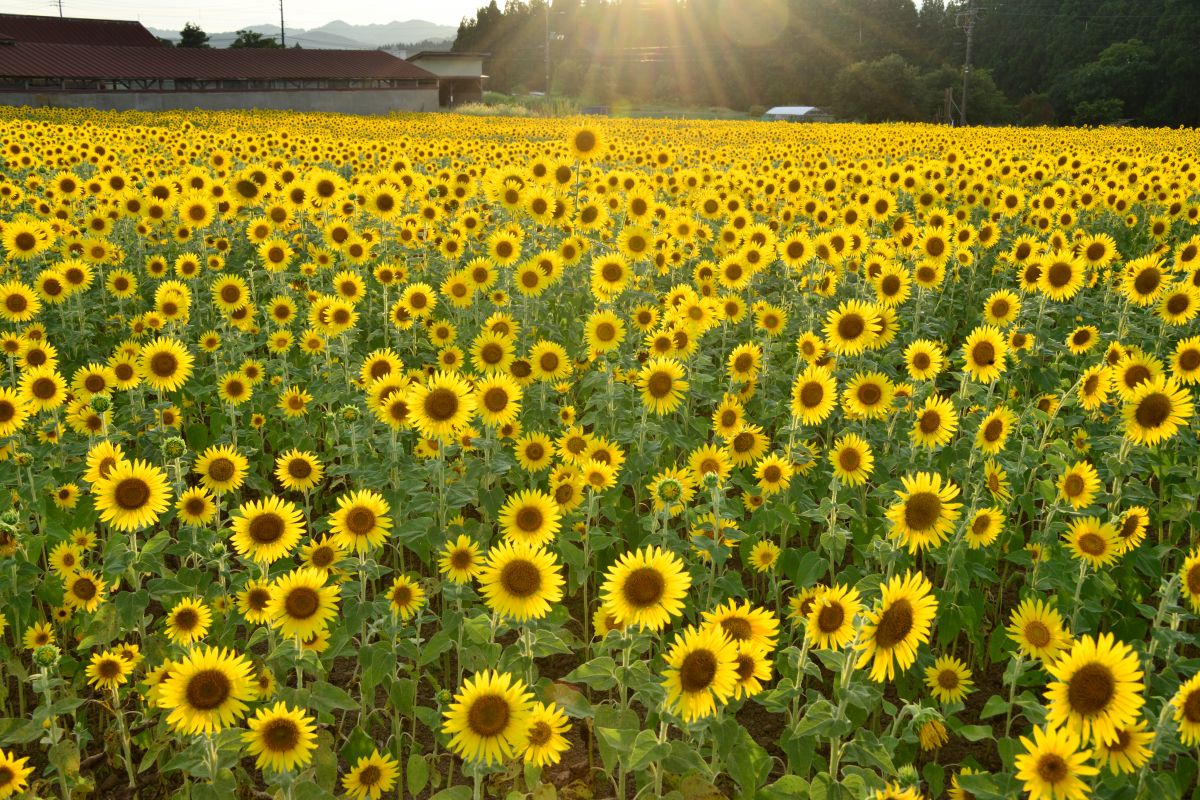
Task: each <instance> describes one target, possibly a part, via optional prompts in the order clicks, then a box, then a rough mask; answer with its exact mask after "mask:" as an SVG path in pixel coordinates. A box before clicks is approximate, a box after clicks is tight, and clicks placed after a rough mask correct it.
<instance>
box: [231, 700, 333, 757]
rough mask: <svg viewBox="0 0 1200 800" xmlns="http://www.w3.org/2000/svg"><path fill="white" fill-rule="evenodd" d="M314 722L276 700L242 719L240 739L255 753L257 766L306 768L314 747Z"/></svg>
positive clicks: (315, 742)
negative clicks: (244, 729) (242, 729)
mask: <svg viewBox="0 0 1200 800" xmlns="http://www.w3.org/2000/svg"><path fill="white" fill-rule="evenodd" d="M316 723H317V721H316V720H315V719H314V718H313V717H312V716H311V715H309V714H307V713H306V712H304V711H302V710H301V709H299V708H288V706H287V704H286V703H284V702H282V701H280V702H278V703H276V704H275V705H274V706H272V707H270V708H267V707H265V706H264V707H263V708H260V709H259V710H258V712H257V713H256V714H255V715H254V716H253V717H251V718H250V719H248V720H246V727H247V728H249V730H248V731H245V732H244V733H243V734H242V742H243V743H244V744H245V745H246V749H247V750H248V751H249V752H250V755H252V756H256V760H255V764H256V765H257V766H258V768H259V769H264V770H265V769H271V770H272V771H274V772H290V771H291V770H294V769H297V768H299V767H306V766H308V764H309V763H310V762H311V761H312V756H313V751H314V750H316V749H317V735H316V734H317V725H316Z"/></svg>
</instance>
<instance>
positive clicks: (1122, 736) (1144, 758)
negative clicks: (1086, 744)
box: [1093, 719, 1154, 775]
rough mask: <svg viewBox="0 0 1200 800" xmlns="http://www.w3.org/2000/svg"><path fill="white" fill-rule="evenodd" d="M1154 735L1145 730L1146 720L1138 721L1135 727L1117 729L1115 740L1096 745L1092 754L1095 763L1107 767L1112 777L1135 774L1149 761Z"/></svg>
mask: <svg viewBox="0 0 1200 800" xmlns="http://www.w3.org/2000/svg"><path fill="white" fill-rule="evenodd" d="M1153 741H1154V734H1153V733H1151V732H1150V731H1147V730H1146V720H1144V719H1139V720H1138V722H1137V724H1136V725H1131V726H1129V727H1126V728H1118V729H1117V738H1116V740H1114V741H1112V742H1108V743H1106V744H1104V743H1099V742H1098V743H1096V747H1095V750H1093V754H1094V755H1095V757H1096V763H1097V764H1098V765H1099V766H1101V767H1104V766H1107V767H1108V769H1109V772H1111V773H1112V774H1113V775H1120V774H1122V773H1124V774H1130V773H1133V772H1137V771H1138V770H1139V769H1141V768H1142V767H1143V766H1145V764H1146V762H1148V761H1149V760H1150V757H1151V755H1153V751H1152V750H1151V748H1150V746H1149V745H1150V744H1151V743H1152V742H1153Z"/></svg>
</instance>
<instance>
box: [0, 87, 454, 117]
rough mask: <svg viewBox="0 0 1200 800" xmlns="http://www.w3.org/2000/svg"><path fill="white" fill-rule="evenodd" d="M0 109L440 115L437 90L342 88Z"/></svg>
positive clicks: (21, 101)
mask: <svg viewBox="0 0 1200 800" xmlns="http://www.w3.org/2000/svg"><path fill="white" fill-rule="evenodd" d="M0 105H6V106H35V107H37V108H47V107H48V108H97V109H100V110H101V111H166V110H170V109H184V110H187V109H193V108H201V109H204V110H206V111H219V110H224V109H255V108H261V109H276V110H282V111H333V112H338V113H342V114H386V113H388V112H390V111H436V110H437V109H438V90H437V89H436V88H429V89H338V90H333V91H320V90H303V91H301V90H297V91H290V90H285V91H252V92H0Z"/></svg>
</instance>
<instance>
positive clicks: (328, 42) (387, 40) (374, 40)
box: [150, 19, 458, 52]
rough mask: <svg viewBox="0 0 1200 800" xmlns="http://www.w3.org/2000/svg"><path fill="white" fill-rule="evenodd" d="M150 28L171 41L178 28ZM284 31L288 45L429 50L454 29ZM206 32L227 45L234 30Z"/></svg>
mask: <svg viewBox="0 0 1200 800" xmlns="http://www.w3.org/2000/svg"><path fill="white" fill-rule="evenodd" d="M247 30H251V31H254V32H255V33H261V34H262V35H264V36H272V37H277V36H278V35H279V26H278V25H251V26H249V27H248V28H247ZM150 32H151V33H153V34H154V35H155V36H160V37H162V38H164V39H170V40H171V41H173V42H177V41H179V31H167V30H163V29H161V28H150ZM286 32H287V43H288V46H291V45H293V44H296V43H299V44H300V46H301V47H308V48H312V49H314V50H375V49H377V48H380V47H388V46H397V45H399V46H400V47H401V48H402V49H403V47H404V46H405V44H406V43H420V44H421V47H420V48H416V49H424V50H432V49H435V48H434V47H431V46H429V45H430V44H432V43H437V42H446V43H450V42H453V41H454V37H455V35H456V34H457V33H458V29H457V28H455V27H452V26H450V25H438V24H436V23H433V22H426V21H425V20H420V19H410V20H408V21H407V22H389V23H387V24H373V25H351V24H349V23H347V22H342V21H341V20H334V21H333V22H330V23H328V24H325V25H322V26H321V27H319V28H309V29H304V28H287V29H286ZM208 36H209V41H210V42H211V43H212V46H213V47H228V46H229V45H230V44H232V43H233V40H234V39H236V38H237V32H236V31H221V32H218V33H214V32H212V31H208ZM414 52H415V50H414Z"/></svg>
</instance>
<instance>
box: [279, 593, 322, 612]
mask: <svg viewBox="0 0 1200 800" xmlns="http://www.w3.org/2000/svg"><path fill="white" fill-rule="evenodd" d="M283 607H284V609H285V610H286V611H287V615H288V616H289V617H291V618H292V619H308V618H309V617H311V616H312V615H313V614H315V613H317V609H319V608H320V607H321V596H320V595H319V594H317V590H316V589H311V588H309V587H307V586H297V587H296V588H294V589H292V590H291V591H290V592H288V595H287V597H286V598H285V599H284V601H283Z"/></svg>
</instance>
